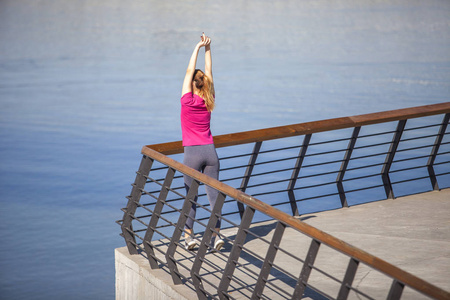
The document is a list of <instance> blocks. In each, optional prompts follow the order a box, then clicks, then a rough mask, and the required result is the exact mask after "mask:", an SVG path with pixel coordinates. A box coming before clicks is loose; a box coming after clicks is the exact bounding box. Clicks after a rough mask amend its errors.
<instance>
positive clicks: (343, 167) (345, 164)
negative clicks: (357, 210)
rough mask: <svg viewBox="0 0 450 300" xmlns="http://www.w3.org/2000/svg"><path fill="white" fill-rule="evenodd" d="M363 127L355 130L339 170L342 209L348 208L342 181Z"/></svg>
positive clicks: (337, 183) (338, 186)
mask: <svg viewBox="0 0 450 300" xmlns="http://www.w3.org/2000/svg"><path fill="white" fill-rule="evenodd" d="M360 130H361V127H360V126H359V127H355V128H354V129H353V134H352V138H351V139H350V141H349V142H348V146H347V151H345V155H344V159H343V161H342V164H341V168H340V169H339V173H338V175H337V178H336V185H337V189H338V192H339V198H340V199H341V205H342V207H348V203H347V198H346V197H345V191H344V185H343V184H342V181H343V180H344V175H345V171H346V170H347V167H348V163H349V161H350V157H351V156H352V152H353V149H354V148H355V144H356V139H357V138H358V135H359V131H360Z"/></svg>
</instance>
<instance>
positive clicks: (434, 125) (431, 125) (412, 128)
mask: <svg viewBox="0 0 450 300" xmlns="http://www.w3.org/2000/svg"><path fill="white" fill-rule="evenodd" d="M441 125H442V124H440V123H439V124H430V125H423V126H418V127H411V128H405V129H404V130H403V131H412V130H418V129H425V128H430V127H436V126H441Z"/></svg>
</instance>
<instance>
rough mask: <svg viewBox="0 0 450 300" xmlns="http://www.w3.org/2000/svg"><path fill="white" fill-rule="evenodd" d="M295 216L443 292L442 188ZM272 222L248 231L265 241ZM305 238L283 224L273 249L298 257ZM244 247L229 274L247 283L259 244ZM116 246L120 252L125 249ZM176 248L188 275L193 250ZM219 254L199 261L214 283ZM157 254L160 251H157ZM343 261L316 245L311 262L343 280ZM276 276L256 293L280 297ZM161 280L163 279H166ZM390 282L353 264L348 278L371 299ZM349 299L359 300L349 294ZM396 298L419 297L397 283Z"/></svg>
mask: <svg viewBox="0 0 450 300" xmlns="http://www.w3.org/2000/svg"><path fill="white" fill-rule="evenodd" d="M301 219H302V220H303V221H304V222H306V223H308V224H310V225H312V226H314V227H316V228H318V229H320V230H322V231H325V232H327V233H329V234H331V235H334V236H336V237H338V238H340V239H342V240H344V241H345V242H347V243H349V244H351V245H353V246H356V247H358V248H360V249H363V250H365V251H367V252H369V253H371V254H373V255H375V256H378V257H379V258H381V259H383V260H385V261H387V262H389V263H391V264H393V265H395V266H397V267H399V268H401V269H403V270H405V271H407V272H410V273H412V274H414V275H416V276H418V277H420V278H422V279H424V280H426V281H428V282H430V283H432V284H434V285H436V286H438V287H440V288H442V289H444V290H447V291H449V290H450V189H446V190H442V191H440V192H437V191H433V192H429V193H424V194H417V195H412V196H407V197H401V198H397V199H395V200H384V201H378V202H373V203H368V204H364V205H359V206H354V207H350V208H344V209H338V210H334V211H326V212H320V213H315V214H309V215H303V216H301ZM274 228H275V224H274V222H263V223H258V224H254V225H253V226H252V231H253V232H255V233H257V234H259V235H262V236H264V237H265V238H266V239H267V240H269V241H270V239H271V237H272V234H273V231H274ZM223 233H224V234H226V235H227V236H229V237H232V236H233V235H234V234H235V233H236V229H228V230H224V231H223ZM310 241H311V239H310V238H308V237H306V236H303V235H301V234H299V233H298V232H296V231H294V230H286V231H285V234H284V237H283V241H282V244H281V247H283V248H285V249H288V250H289V251H292V252H293V253H294V252H295V253H296V254H298V255H299V257H305V255H306V252H307V250H308V248H309V245H310ZM164 247H165V246H164V244H163V243H161V249H162V250H163V249H164ZM246 247H248V248H250V249H252V252H253V253H252V254H248V253H247V254H244V255H243V256H241V258H240V259H239V262H240V263H241V264H242V265H245V266H246V269H245V270H241V271H237V272H236V273H235V274H234V279H235V280H236V281H237V282H240V283H241V284H242V283H244V285H245V284H248V285H250V286H251V285H252V284H254V282H255V278H256V277H255V276H257V275H254V274H253V271H254V272H258V271H259V269H258V268H259V267H260V266H261V264H262V262H261V260H260V259H259V258H257V255H261V256H262V257H264V256H265V254H266V251H267V246H265V245H264V243H263V242H261V241H260V240H258V239H249V240H248V241H247V242H246ZM121 249H122V248H121ZM230 249H231V246H230V245H227V246H226V247H224V249H223V252H224V253H223V254H224V255H226V256H227V255H228V254H229V251H230ZM122 250H124V249H122ZM121 252H122V253H124V255H126V251H121ZM180 253H181V254H179V255H178V258H179V259H181V260H182V263H183V264H185V265H187V270H183V268H180V271H181V272H182V273H183V274H185V275H186V276H190V275H189V265H190V263H191V262H192V259H193V257H194V256H195V254H194V256H192V257H190V256H189V255H185V254H183V253H182V252H181V251H180ZM255 254H256V255H255ZM226 256H221V255H217V254H208V255H207V257H206V259H207V260H208V262H209V263H210V264H211V269H209V267H208V266H206V265H205V264H204V265H205V269H204V270H203V272H202V273H203V274H204V275H205V278H208V280H209V281H211V282H213V283H214V282H215V281H217V282H218V280H219V276H217V275H214V274H217V272H212V271H213V269H214V268H216V269H221V268H224V265H225V263H226ZM161 258H163V257H162V256H161ZM130 259H133V260H136V259H137V260H140V259H143V257H142V256H141V255H136V256H134V257H131V258H130ZM291 261H292V259H291V258H289V257H288V256H286V255H282V254H281V253H279V254H277V257H276V261H275V263H276V264H277V265H281V266H283V268H284V270H286V271H288V272H289V273H291V274H297V275H296V276H298V274H299V272H300V267H301V266H299V265H298V264H296V263H292V262H291ZM116 262H117V260H116ZM140 264H141V265H142V267H143V268H147V269H148V271H149V272H152V273H153V274H155V276H159V277H161V278H162V277H164V278H165V277H167V276H168V274H167V273H166V274H163V273H164V272H163V271H161V270H156V271H155V270H150V268H149V267H148V263H147V262H144V263H142V262H141V263H140ZM347 264H348V257H346V256H344V255H341V254H339V253H337V252H336V251H333V250H331V249H329V248H327V247H326V246H324V245H322V246H321V247H320V251H319V255H318V257H317V258H316V263H315V266H317V267H318V268H321V269H323V270H326V272H327V273H330V274H332V275H333V276H335V277H336V278H343V276H344V274H345V270H346V266H347ZM210 271H211V272H210ZM275 271H276V270H275ZM256 274H258V273H256ZM280 274H281V273H278V274H277V272H272V275H271V276H270V277H269V281H270V282H271V283H273V286H274V287H275V288H273V287H272V288H270V287H268V288H266V289H265V290H264V297H263V299H284V298H287V297H288V295H287V294H284V293H283V292H282V291H280V290H282V289H284V288H285V289H287V290H292V289H293V288H292V284H293V282H290V281H292V280H289V279H286V278H281V277H282V276H280V277H277V275H280ZM219 275H220V274H219ZM207 276H209V277H207ZM169 277H170V276H169ZM166 282H170V280H168V281H166ZM391 282H392V281H391V280H390V279H389V278H387V277H386V276H384V275H382V274H379V273H378V272H377V271H374V270H372V269H369V268H367V267H365V266H361V265H360V267H359V268H358V272H357V275H356V277H355V281H354V283H356V285H357V288H358V289H361V290H362V291H364V292H365V293H367V294H368V295H370V296H371V297H372V298H374V299H383V298H384V299H385V298H386V296H387V291H388V290H389V287H390V284H391ZM309 283H311V284H312V285H313V286H315V287H318V288H320V289H321V290H325V291H327V294H328V295H331V296H333V297H336V295H337V292H338V290H339V285H338V284H336V283H335V282H333V281H330V280H325V279H324V276H323V275H322V276H321V274H320V273H319V272H315V273H314V271H313V273H312V274H311V277H310V280H309ZM294 284H295V282H294ZM289 285H291V286H289ZM205 287H206V284H205ZM278 288H281V289H280V290H279V289H278ZM176 289H177V290H179V293H180V294H181V295H183V296H184V297H186V298H188V299H189V298H191V297H194V298H196V294H195V292H194V290H193V288H192V287H189V286H187V287H186V286H177V287H176ZM229 291H231V293H230V295H231V296H232V297H233V298H236V299H248V298H249V296H250V294H249V292H248V291H247V290H246V289H245V288H242V287H239V285H236V286H233V285H232V286H231V287H230V289H229ZM305 298H306V299H324V298H323V297H321V296H320V295H318V294H316V293H315V292H314V291H313V290H311V289H309V290H308V291H307V293H306V297H305ZM349 298H350V299H360V297H359V296H358V295H356V294H354V293H353V294H351V295H350V297H349ZM180 299H182V298H180ZM403 299H427V298H425V297H423V296H422V295H421V294H418V293H416V292H415V291H412V290H409V289H405V290H404V292H403Z"/></svg>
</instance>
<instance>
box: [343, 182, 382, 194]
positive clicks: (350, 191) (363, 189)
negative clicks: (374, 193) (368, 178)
mask: <svg viewBox="0 0 450 300" xmlns="http://www.w3.org/2000/svg"><path fill="white" fill-rule="evenodd" d="M380 187H384V185H382V184H380V185H372V186H369V187H363V188H359V189H353V190H348V191H345V192H346V193H353V192H359V191H365V190H371V189H375V188H380Z"/></svg>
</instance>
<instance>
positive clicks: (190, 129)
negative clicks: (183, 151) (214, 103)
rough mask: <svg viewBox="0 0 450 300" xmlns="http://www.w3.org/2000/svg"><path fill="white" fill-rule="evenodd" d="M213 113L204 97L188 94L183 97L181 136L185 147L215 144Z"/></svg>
mask: <svg viewBox="0 0 450 300" xmlns="http://www.w3.org/2000/svg"><path fill="white" fill-rule="evenodd" d="M210 121H211V113H210V112H209V111H208V110H207V109H206V105H205V101H204V100H203V98H202V97H200V96H198V95H195V94H194V93H186V94H184V95H183V96H182V97H181V134H182V138H183V146H197V145H208V144H213V143H214V141H213V136H212V134H211V129H210Z"/></svg>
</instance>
